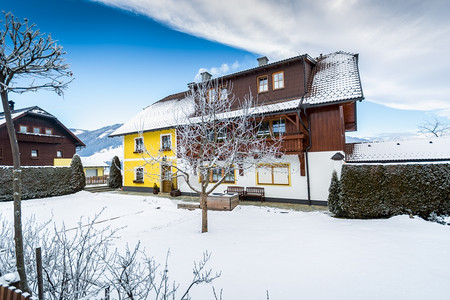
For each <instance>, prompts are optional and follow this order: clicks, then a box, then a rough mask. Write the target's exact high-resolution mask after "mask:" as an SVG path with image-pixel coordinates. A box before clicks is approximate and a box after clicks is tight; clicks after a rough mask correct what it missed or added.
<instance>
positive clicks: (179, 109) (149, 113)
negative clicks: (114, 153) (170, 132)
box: [110, 93, 194, 136]
mask: <svg viewBox="0 0 450 300" xmlns="http://www.w3.org/2000/svg"><path fill="white" fill-rule="evenodd" d="M191 99H192V98H185V97H184V94H182V93H180V94H179V98H176V99H171V100H167V101H158V102H156V103H154V104H152V105H150V106H148V107H146V108H145V109H144V110H142V111H141V112H140V113H138V114H137V115H136V116H135V117H134V118H132V119H131V120H130V121H128V122H126V123H125V124H123V125H122V126H121V127H119V128H118V129H117V130H116V131H114V132H113V133H112V134H110V136H119V135H125V134H130V133H136V132H139V131H151V130H156V129H162V128H170V127H174V126H175V125H177V124H181V123H183V122H184V120H186V118H187V117H189V116H191V115H192V114H193V112H194V103H193V102H192V101H191Z"/></svg>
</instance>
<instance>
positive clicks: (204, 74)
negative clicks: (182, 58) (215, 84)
mask: <svg viewBox="0 0 450 300" xmlns="http://www.w3.org/2000/svg"><path fill="white" fill-rule="evenodd" d="M200 75H202V82H203V81H208V80H210V79H211V77H212V75H211V74H209V73H208V72H203V73H200Z"/></svg>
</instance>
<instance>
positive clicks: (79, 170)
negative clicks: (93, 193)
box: [70, 154, 86, 192]
mask: <svg viewBox="0 0 450 300" xmlns="http://www.w3.org/2000/svg"><path fill="white" fill-rule="evenodd" d="M70 170H71V174H70V187H71V188H72V191H73V192H78V191H81V190H82V189H84V187H85V186H86V175H84V171H83V164H82V163H81V159H80V157H79V156H78V155H77V154H75V155H74V156H73V158H72V161H71V162H70Z"/></svg>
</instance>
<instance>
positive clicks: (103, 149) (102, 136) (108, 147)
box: [70, 124, 123, 161]
mask: <svg viewBox="0 0 450 300" xmlns="http://www.w3.org/2000/svg"><path fill="white" fill-rule="evenodd" d="M122 125H123V124H114V125H110V126H105V127H102V128H100V129H95V130H84V129H70V130H71V131H72V132H73V133H74V134H75V135H76V136H77V137H78V138H79V139H80V140H81V141H82V142H83V143H85V144H86V147H84V148H81V149H80V150H78V151H77V154H78V155H79V156H81V157H90V156H93V155H94V154H96V156H99V155H100V156H101V157H102V158H103V157H104V159H105V160H106V161H110V160H111V159H112V158H113V157H114V155H117V153H120V152H123V151H121V150H119V149H118V148H120V149H122V147H123V146H122V137H113V138H110V137H108V136H109V134H111V133H112V132H113V131H115V130H116V129H117V128H119V127H120V126H122ZM108 152H111V155H112V156H111V155H108ZM99 153H102V154H99ZM109 156H111V157H109Z"/></svg>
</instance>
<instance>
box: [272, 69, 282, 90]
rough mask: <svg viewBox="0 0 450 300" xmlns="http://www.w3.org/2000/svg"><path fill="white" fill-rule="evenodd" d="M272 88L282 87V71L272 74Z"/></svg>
mask: <svg viewBox="0 0 450 300" xmlns="http://www.w3.org/2000/svg"><path fill="white" fill-rule="evenodd" d="M272 80H273V89H274V90H278V89H282V88H284V72H283V71H280V72H276V73H273V74H272Z"/></svg>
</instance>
